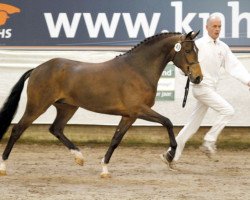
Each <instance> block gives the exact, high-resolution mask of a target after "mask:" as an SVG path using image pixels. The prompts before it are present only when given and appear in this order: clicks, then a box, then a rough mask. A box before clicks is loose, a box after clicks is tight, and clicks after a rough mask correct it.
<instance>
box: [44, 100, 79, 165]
mask: <svg viewBox="0 0 250 200" xmlns="http://www.w3.org/2000/svg"><path fill="white" fill-rule="evenodd" d="M54 106H55V107H56V109H57V116H56V119H55V121H54V122H53V124H52V125H51V127H50V128H49V131H50V132H51V133H52V134H53V135H54V136H56V137H57V138H58V139H59V140H60V141H61V142H62V143H63V144H64V145H65V146H66V147H68V149H70V151H71V153H72V154H74V155H75V161H76V163H77V164H79V165H83V164H84V160H83V156H82V153H81V152H80V150H79V148H78V147H76V146H75V145H74V144H73V143H72V142H71V141H70V140H69V139H68V138H67V137H66V136H65V135H64V134H63V130H64V127H65V125H66V124H67V122H68V121H69V120H70V118H71V117H72V116H73V115H74V114H75V112H76V110H77V109H78V107H75V106H71V105H68V104H62V103H55V104H54Z"/></svg>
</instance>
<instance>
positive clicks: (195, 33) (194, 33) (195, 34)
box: [191, 30, 200, 39]
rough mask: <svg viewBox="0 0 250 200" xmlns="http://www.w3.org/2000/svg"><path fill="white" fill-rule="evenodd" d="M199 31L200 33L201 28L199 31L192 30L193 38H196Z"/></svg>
mask: <svg viewBox="0 0 250 200" xmlns="http://www.w3.org/2000/svg"><path fill="white" fill-rule="evenodd" d="M199 33H200V30H199V31H197V32H192V34H191V38H192V39H194V38H196V36H197V35H198V34H199Z"/></svg>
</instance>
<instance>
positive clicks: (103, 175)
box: [100, 172, 111, 178]
mask: <svg viewBox="0 0 250 200" xmlns="http://www.w3.org/2000/svg"><path fill="white" fill-rule="evenodd" d="M100 177H101V178H111V174H110V173H109V172H108V173H104V172H102V173H101V175H100Z"/></svg>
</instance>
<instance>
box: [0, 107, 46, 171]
mask: <svg viewBox="0 0 250 200" xmlns="http://www.w3.org/2000/svg"><path fill="white" fill-rule="evenodd" d="M48 107H49V106H47V107H44V109H42V108H41V107H34V106H27V107H26V110H25V113H24V115H23V116H22V118H21V119H20V121H19V122H18V123H17V124H16V125H14V126H13V128H12V132H11V135H10V138H9V140H8V143H7V146H6V148H5V150H4V152H3V154H2V160H1V161H0V175H5V174H6V164H5V161H6V160H7V159H8V158H9V155H10V152H11V150H12V148H13V146H14V144H15V143H16V142H17V140H18V139H19V138H20V137H21V135H22V133H23V132H24V131H25V130H26V129H27V128H28V127H29V126H30V124H32V122H33V121H34V120H35V119H36V118H37V117H39V116H40V115H41V114H42V113H43V112H44V111H46V110H47V108H48Z"/></svg>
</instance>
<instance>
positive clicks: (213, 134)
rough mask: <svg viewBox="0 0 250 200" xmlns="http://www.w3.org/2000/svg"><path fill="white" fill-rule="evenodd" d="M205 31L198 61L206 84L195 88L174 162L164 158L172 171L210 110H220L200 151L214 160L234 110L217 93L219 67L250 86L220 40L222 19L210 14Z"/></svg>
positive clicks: (242, 71)
mask: <svg viewBox="0 0 250 200" xmlns="http://www.w3.org/2000/svg"><path fill="white" fill-rule="evenodd" d="M206 29H207V32H208V35H206V36H204V37H202V38H200V39H198V40H197V41H196V45H197V47H198V49H199V52H198V58H199V61H200V66H201V69H202V73H203V81H202V82H201V83H200V84H198V85H194V84H193V85H192V86H193V87H192V88H193V89H192V92H193V95H194V97H195V98H196V100H197V103H196V106H195V108H194V110H193V113H192V115H191V117H190V119H189V121H188V123H187V124H186V125H185V126H184V127H183V129H182V130H181V131H180V132H179V134H178V135H177V137H176V142H177V149H176V154H175V157H174V159H173V162H172V163H171V161H169V160H167V153H165V154H163V155H161V158H162V159H163V161H164V162H166V163H167V164H169V167H170V168H171V167H173V164H174V163H175V162H176V161H177V160H179V158H180V156H181V154H182V151H183V149H184V146H185V143H186V142H187V140H188V139H189V138H191V137H192V135H193V134H195V133H196V132H197V130H198V129H199V127H200V124H201V122H202V120H203V118H204V116H205V114H206V113H207V110H208V108H212V109H213V110H215V111H217V113H218V115H219V116H218V119H217V120H216V122H215V124H214V125H213V126H212V127H211V129H210V130H209V131H208V132H207V133H206V135H205V137H204V142H203V144H202V146H201V147H200V150H201V151H202V152H204V153H205V154H206V155H207V156H208V157H209V158H213V157H214V156H213V155H215V153H216V145H215V143H216V141H217V137H218V136H219V134H220V133H221V131H222V129H223V128H224V127H225V126H226V124H227V123H228V122H229V121H230V119H231V118H232V116H233V114H234V109H233V107H232V106H231V105H230V104H229V103H228V102H227V101H226V100H225V99H224V98H223V97H222V96H220V95H219V94H218V93H217V92H216V87H217V84H218V81H219V77H220V68H221V67H223V68H224V69H225V70H226V71H227V72H228V73H229V74H230V75H231V76H233V77H234V78H236V79H238V80H239V81H241V82H242V83H243V84H245V85H247V86H249V87H250V74H249V73H248V71H247V70H246V69H245V68H244V66H243V65H242V64H241V63H240V62H239V61H238V59H237V58H236V57H235V56H234V55H233V53H232V52H231V50H230V49H229V47H228V45H226V44H225V43H224V42H222V41H220V40H219V39H218V38H219V34H220V31H221V19H220V17H219V16H217V15H211V16H210V17H209V18H208V20H207V24H206Z"/></svg>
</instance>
